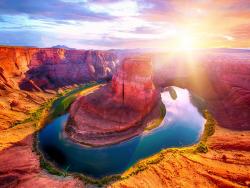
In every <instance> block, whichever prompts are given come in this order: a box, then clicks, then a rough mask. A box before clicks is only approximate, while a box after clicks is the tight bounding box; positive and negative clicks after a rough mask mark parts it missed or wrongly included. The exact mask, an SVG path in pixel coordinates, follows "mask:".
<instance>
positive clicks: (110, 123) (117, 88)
mask: <svg viewBox="0 0 250 188" xmlns="http://www.w3.org/2000/svg"><path fill="white" fill-rule="evenodd" d="M143 70H144V71H143ZM151 77H152V65H151V60H150V58H144V57H137V58H128V59H125V60H124V61H123V63H122V64H121V66H120V68H119V69H118V71H117V73H116V74H115V75H114V76H113V79H112V85H111V84H107V85H106V86H104V87H102V88H100V89H99V90H97V91H95V92H94V93H91V94H89V95H87V96H84V97H80V98H78V99H77V100H76V101H75V102H74V103H73V104H72V106H71V109H70V120H69V122H68V125H67V126H66V133H67V134H68V135H69V136H70V138H71V139H72V140H74V141H76V142H79V143H82V144H88V145H92V146H103V145H108V144H114V143H118V142H121V141H123V140H127V139H128V138H131V137H133V136H136V135H138V134H140V133H142V132H143V131H144V128H145V126H146V124H147V123H146V122H147V121H149V120H150V119H147V118H146V117H145V116H146V115H147V114H148V113H149V112H151V111H152V113H151V114H152V118H153V117H154V118H155V117H157V116H160V107H159V105H160V102H159V101H160V100H159V97H160V96H159V93H158V92H157V90H156V89H155V87H154V85H153V82H152V79H151Z"/></svg>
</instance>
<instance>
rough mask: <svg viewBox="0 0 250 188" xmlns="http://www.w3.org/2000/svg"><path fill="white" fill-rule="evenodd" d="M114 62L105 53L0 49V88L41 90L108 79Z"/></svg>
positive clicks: (96, 51) (94, 51) (98, 51)
mask: <svg viewBox="0 0 250 188" xmlns="http://www.w3.org/2000/svg"><path fill="white" fill-rule="evenodd" d="M117 62H118V61H117V59H116V56H115V55H114V54H112V53H111V52H108V51H100V50H66V49H60V48H22V47H0V87H1V88H6V87H12V88H17V89H18V88H19V87H20V88H21V89H25V90H44V89H56V88H58V87H61V86H66V85H72V84H75V83H83V82H87V81H93V80H100V79H109V78H111V76H112V73H113V72H114V70H115V68H116V65H117Z"/></svg>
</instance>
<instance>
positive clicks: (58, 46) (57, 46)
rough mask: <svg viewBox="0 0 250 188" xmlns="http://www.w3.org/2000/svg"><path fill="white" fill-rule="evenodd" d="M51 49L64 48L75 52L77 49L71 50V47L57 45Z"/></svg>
mask: <svg viewBox="0 0 250 188" xmlns="http://www.w3.org/2000/svg"><path fill="white" fill-rule="evenodd" d="M51 48H62V49H65V50H75V48H70V47H68V46H65V45H56V46H52V47H51Z"/></svg>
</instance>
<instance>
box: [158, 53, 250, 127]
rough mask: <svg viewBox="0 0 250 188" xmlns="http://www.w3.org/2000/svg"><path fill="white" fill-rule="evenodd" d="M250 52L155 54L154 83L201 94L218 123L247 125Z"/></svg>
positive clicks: (248, 123) (248, 115) (249, 98)
mask: <svg viewBox="0 0 250 188" xmlns="http://www.w3.org/2000/svg"><path fill="white" fill-rule="evenodd" d="M249 57H250V53H240V52H238V53H225V52H223V53H222V52H218V53H216V52H213V53H211V52H210V53H202V54H196V56H192V58H191V57H190V56H189V55H187V56H185V55H184V56H183V55H175V56H172V57H170V55H162V56H161V57H160V55H157V56H155V57H154V62H155V63H154V67H155V70H154V71H155V72H154V74H153V77H154V78H153V79H154V83H155V85H156V86H157V87H166V86H171V85H175V86H178V87H182V88H187V89H189V90H190V91H192V92H193V93H195V94H196V95H198V96H200V97H202V98H203V99H204V100H205V101H206V104H207V108H208V109H209V110H210V111H211V112H212V113H213V115H214V117H215V119H216V120H217V121H218V122H219V124H220V125H221V126H223V127H226V128H231V129H238V130H249V129H250V60H249V59H250V58H249Z"/></svg>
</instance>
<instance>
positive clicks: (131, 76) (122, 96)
mask: <svg viewBox="0 0 250 188" xmlns="http://www.w3.org/2000/svg"><path fill="white" fill-rule="evenodd" d="M152 73H153V72H152V61H151V59H150V58H147V57H139V58H126V59H124V61H123V63H122V64H121V66H120V69H119V70H118V71H117V73H116V74H115V75H114V76H113V79H112V90H113V92H114V93H115V99H116V100H117V101H119V103H124V105H127V106H131V107H133V108H137V109H138V110H143V109H144V110H145V108H146V109H147V108H150V104H151V103H152V100H154V98H155V97H154V95H155V94H156V90H155V87H154V85H153V82H152Z"/></svg>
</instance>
